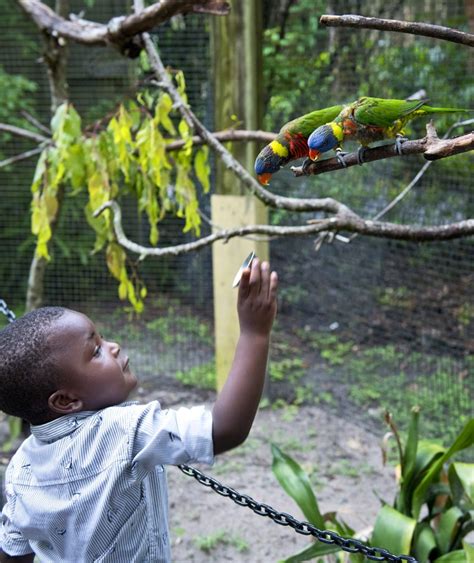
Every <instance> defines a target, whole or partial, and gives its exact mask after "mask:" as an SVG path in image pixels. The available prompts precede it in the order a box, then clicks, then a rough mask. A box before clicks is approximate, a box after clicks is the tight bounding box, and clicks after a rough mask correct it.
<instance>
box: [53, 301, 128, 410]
mask: <svg viewBox="0 0 474 563" xmlns="http://www.w3.org/2000/svg"><path fill="white" fill-rule="evenodd" d="M50 338H52V339H54V340H53V341H52V345H53V346H54V347H55V348H57V349H58V354H57V361H58V367H59V370H60V373H62V374H64V375H63V381H62V383H61V385H62V390H61V391H64V393H66V395H67V396H69V397H71V401H72V400H73V399H74V397H76V399H77V401H78V403H77V404H79V402H80V403H81V406H80V407H77V408H71V409H70V412H75V411H78V410H98V409H101V408H104V407H108V406H112V405H116V404H118V403H121V402H123V401H125V400H126V399H127V397H128V395H129V394H130V392H131V391H132V390H133V389H134V388H135V387H136V385H137V378H136V376H135V374H134V373H133V372H132V371H131V370H130V368H129V365H128V357H127V356H125V355H124V354H123V353H122V352H121V351H120V346H119V345H118V344H116V343H115V342H109V341H107V340H105V339H104V338H102V337H101V335H100V334H99V333H98V332H97V330H96V328H95V326H94V324H93V323H92V321H91V320H90V319H89V318H88V317H86V316H85V315H83V314H82V313H78V312H76V311H67V312H66V313H65V314H64V315H63V316H62V317H61V318H60V319H58V322H57V324H56V330H55V331H54V332H53V334H52V336H51V337H50ZM61 391H58V392H57V393H60V392H61ZM50 399H51V398H50ZM50 406H51V402H50ZM54 410H56V409H54ZM56 412H59V411H56ZM61 414H66V413H65V412H61Z"/></svg>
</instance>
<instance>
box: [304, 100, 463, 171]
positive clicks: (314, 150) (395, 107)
mask: <svg viewBox="0 0 474 563" xmlns="http://www.w3.org/2000/svg"><path fill="white" fill-rule="evenodd" d="M426 101H427V100H412V101H410V100H390V99H387V100H386V99H383V98H369V97H363V98H359V99H358V100H357V101H355V102H353V103H352V104H349V105H346V106H344V107H343V109H342V110H341V112H340V113H339V115H338V116H337V117H336V118H335V119H333V120H332V121H330V122H328V123H325V124H324V125H321V126H320V127H318V128H316V129H315V130H314V131H313V132H312V133H311V135H310V136H309V138H308V149H309V150H308V154H309V157H310V159H311V160H317V159H318V158H319V155H320V154H322V153H324V152H327V151H330V150H331V149H335V150H336V151H337V152H338V158H339V160H341V162H342V163H343V164H344V160H343V158H342V154H343V153H342V154H341V150H342V149H341V145H342V144H343V143H344V141H347V140H350V139H353V140H355V141H358V142H359V143H360V144H361V145H362V147H361V148H360V149H359V162H360V163H362V154H363V151H364V150H365V147H366V146H368V145H370V144H371V143H373V142H375V141H381V140H383V139H392V138H397V141H396V142H397V150H398V152H399V153H400V154H401V143H400V137H401V136H402V131H403V127H404V126H405V125H406V124H407V123H408V122H409V121H411V120H412V119H415V118H416V117H421V116H424V115H430V114H433V113H455V112H470V111H473V110H469V109H459V108H435V107H431V106H427V105H425V102H426Z"/></svg>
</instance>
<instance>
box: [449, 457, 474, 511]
mask: <svg viewBox="0 0 474 563" xmlns="http://www.w3.org/2000/svg"><path fill="white" fill-rule="evenodd" d="M448 479H449V486H450V488H451V495H452V498H453V503H454V504H455V505H458V506H460V507H461V508H464V509H465V510H474V464H472V463H461V462H456V463H452V464H451V465H450V466H449V471H448Z"/></svg>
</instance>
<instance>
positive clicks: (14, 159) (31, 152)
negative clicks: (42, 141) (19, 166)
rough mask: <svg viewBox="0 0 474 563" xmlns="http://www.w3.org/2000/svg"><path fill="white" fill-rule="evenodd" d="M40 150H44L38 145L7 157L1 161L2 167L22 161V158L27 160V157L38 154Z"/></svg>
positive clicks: (0, 165) (0, 166)
mask: <svg viewBox="0 0 474 563" xmlns="http://www.w3.org/2000/svg"><path fill="white" fill-rule="evenodd" d="M40 152H43V147H36V148H35V149H31V150H29V151H26V152H22V153H21V154H17V155H15V156H12V157H10V158H6V159H5V160H1V161H0V168H5V166H9V165H10V164H14V163H15V162H20V160H26V159H27V158H31V157H32V156H36V155H37V154H39V153H40Z"/></svg>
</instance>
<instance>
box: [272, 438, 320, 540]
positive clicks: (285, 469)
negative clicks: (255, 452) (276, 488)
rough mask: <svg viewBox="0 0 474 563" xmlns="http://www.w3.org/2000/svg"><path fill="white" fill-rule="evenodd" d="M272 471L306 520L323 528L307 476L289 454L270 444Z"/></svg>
mask: <svg viewBox="0 0 474 563" xmlns="http://www.w3.org/2000/svg"><path fill="white" fill-rule="evenodd" d="M272 455H273V461H272V471H273V473H274V475H275V477H276V478H277V479H278V482H279V483H280V485H281V486H282V487H283V489H284V490H285V491H286V493H287V494H288V495H290V497H291V498H292V499H293V500H294V501H295V502H296V504H297V505H298V506H299V507H300V509H301V511H302V512H303V514H304V515H305V517H306V518H307V520H308V521H309V522H310V523H311V524H313V525H314V526H316V527H318V528H320V529H323V528H324V518H323V517H322V515H321V512H320V511H319V506H318V502H317V500H316V497H315V496H314V493H313V489H312V487H311V483H310V480H309V477H308V476H307V475H306V473H305V472H304V471H303V469H302V468H301V467H300V466H299V465H298V463H297V462H296V461H294V460H293V459H292V458H291V457H290V456H289V455H287V454H285V453H283V452H282V451H281V450H280V448H279V447H278V446H276V445H275V444H272Z"/></svg>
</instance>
